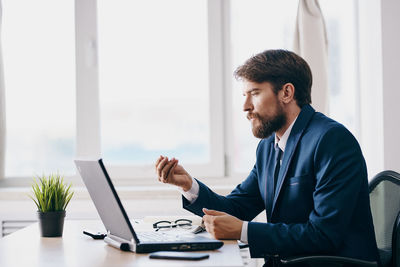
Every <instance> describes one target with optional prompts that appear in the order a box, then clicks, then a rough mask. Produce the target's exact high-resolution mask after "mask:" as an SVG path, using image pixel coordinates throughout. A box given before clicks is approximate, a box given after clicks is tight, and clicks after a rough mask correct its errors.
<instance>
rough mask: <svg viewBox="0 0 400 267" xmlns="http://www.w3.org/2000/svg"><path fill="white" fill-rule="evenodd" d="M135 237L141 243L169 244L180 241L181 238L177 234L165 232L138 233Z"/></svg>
mask: <svg viewBox="0 0 400 267" xmlns="http://www.w3.org/2000/svg"><path fill="white" fill-rule="evenodd" d="M137 235H138V238H139V240H140V241H141V242H142V241H146V242H149V241H151V242H166V241H169V242H171V241H179V240H182V238H181V237H180V236H179V235H177V234H173V233H165V232H138V233H137Z"/></svg>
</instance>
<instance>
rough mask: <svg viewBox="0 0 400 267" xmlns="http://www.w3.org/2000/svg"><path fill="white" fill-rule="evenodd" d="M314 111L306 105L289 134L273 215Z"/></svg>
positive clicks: (272, 210)
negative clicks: (301, 138)
mask: <svg viewBox="0 0 400 267" xmlns="http://www.w3.org/2000/svg"><path fill="white" fill-rule="evenodd" d="M314 113H315V110H314V109H313V108H312V107H311V106H310V105H306V106H304V107H303V108H302V110H301V112H300V114H299V116H298V117H297V120H296V122H295V123H294V125H293V128H292V131H291V133H290V135H289V139H288V141H287V143H286V147H285V152H284V153H283V159H282V164H281V168H280V170H279V175H278V181H277V188H276V191H275V194H273V195H274V200H273V202H272V209H271V216H272V214H273V212H274V209H275V205H276V201H277V199H278V197H279V193H280V192H281V188H282V184H283V182H284V180H285V178H286V174H287V171H288V169H289V166H290V163H291V161H292V158H293V155H294V151H295V150H296V147H297V144H298V143H299V140H300V137H301V136H302V134H303V131H304V129H305V128H306V127H307V125H308V123H309V121H310V120H311V118H312V116H313V115H314Z"/></svg>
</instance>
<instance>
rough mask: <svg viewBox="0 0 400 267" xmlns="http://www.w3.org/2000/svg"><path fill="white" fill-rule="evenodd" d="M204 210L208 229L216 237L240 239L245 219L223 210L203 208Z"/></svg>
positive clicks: (204, 218) (204, 219) (205, 223)
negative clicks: (242, 219)
mask: <svg viewBox="0 0 400 267" xmlns="http://www.w3.org/2000/svg"><path fill="white" fill-rule="evenodd" d="M203 212H204V214H205V215H204V216H203V221H204V225H205V226H206V230H207V232H209V233H210V234H211V235H212V236H213V237H214V238H216V239H236V240H240V236H241V234H242V225H243V221H241V220H239V219H238V218H236V217H233V216H231V215H229V214H227V213H225V212H221V211H216V210H209V209H206V208H203Z"/></svg>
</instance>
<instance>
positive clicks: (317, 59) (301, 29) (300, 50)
mask: <svg viewBox="0 0 400 267" xmlns="http://www.w3.org/2000/svg"><path fill="white" fill-rule="evenodd" d="M293 50H294V52H296V53H297V54H298V55H300V56H301V57H302V58H304V59H305V60H306V61H307V62H308V64H309V65H310V67H311V71H312V74H313V86H312V88H311V97H312V106H313V107H314V108H315V110H317V111H320V112H323V113H325V114H328V112H329V102H328V94H329V90H328V38H327V33H326V28H325V22H324V17H323V16H322V12H321V8H320V7H319V3H318V0H299V7H298V10H297V20H296V29H295V36H294V45H293Z"/></svg>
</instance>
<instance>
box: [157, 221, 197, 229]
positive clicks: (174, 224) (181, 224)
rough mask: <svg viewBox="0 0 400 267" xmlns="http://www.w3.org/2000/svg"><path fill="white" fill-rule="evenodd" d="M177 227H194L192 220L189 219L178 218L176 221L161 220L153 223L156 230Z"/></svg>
mask: <svg viewBox="0 0 400 267" xmlns="http://www.w3.org/2000/svg"><path fill="white" fill-rule="evenodd" d="M176 227H180V228H183V229H191V228H192V221H191V220H189V219H178V220H176V221H174V222H170V221H159V222H156V223H153V228H155V229H156V231H158V230H168V229H171V228H176Z"/></svg>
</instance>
